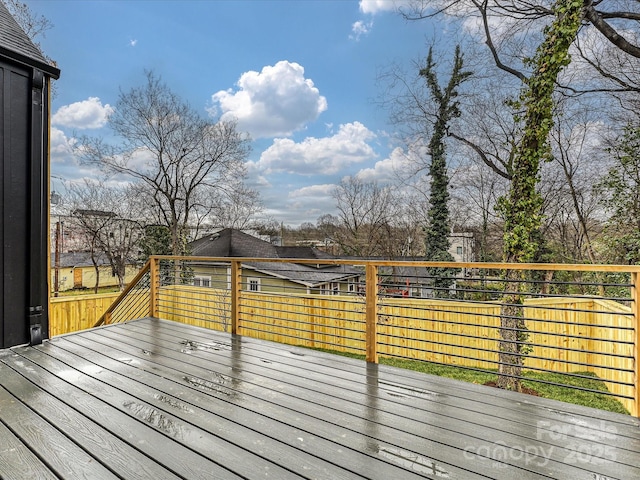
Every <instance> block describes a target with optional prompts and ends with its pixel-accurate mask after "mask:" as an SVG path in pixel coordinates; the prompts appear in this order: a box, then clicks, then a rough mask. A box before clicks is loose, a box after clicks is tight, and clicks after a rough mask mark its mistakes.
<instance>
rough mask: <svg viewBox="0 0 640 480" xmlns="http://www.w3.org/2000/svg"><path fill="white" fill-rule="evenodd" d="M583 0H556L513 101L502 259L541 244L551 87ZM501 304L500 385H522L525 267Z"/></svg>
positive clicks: (531, 255)
mask: <svg viewBox="0 0 640 480" xmlns="http://www.w3.org/2000/svg"><path fill="white" fill-rule="evenodd" d="M583 8H584V2H583V1H582V0H557V1H556V2H555V4H554V6H553V11H554V15H555V18H554V21H553V22H552V23H551V24H550V25H549V26H547V27H546V28H545V29H544V40H543V42H542V43H541V44H540V46H539V47H538V49H537V51H536V54H535V56H534V58H533V59H531V60H530V61H529V62H528V63H530V65H531V66H532V67H533V73H532V74H531V76H530V77H529V78H527V79H525V80H524V83H525V86H524V89H523V92H522V94H521V97H520V100H519V102H517V103H516V105H515V106H516V107H519V109H521V110H523V112H524V113H523V114H522V117H521V118H518V120H519V121H521V122H522V124H523V135H522V139H521V140H520V143H519V144H518V146H517V148H516V153H515V155H514V159H513V166H512V178H511V186H510V189H509V193H508V195H507V196H505V197H503V198H501V199H500V201H499V209H500V211H501V213H502V215H503V218H504V222H505V223H504V225H505V226H504V237H503V238H504V261H505V262H507V263H527V262H532V261H534V259H535V256H536V252H537V250H538V248H539V231H540V225H541V220H542V216H541V212H540V208H541V206H542V198H541V197H540V194H539V193H538V191H537V188H536V186H537V184H538V181H539V178H540V173H539V172H540V162H542V161H545V160H549V159H550V158H551V152H550V148H549V142H548V138H549V133H550V132H551V127H552V126H553V93H554V91H555V86H556V82H557V80H558V75H559V74H560V72H561V71H562V69H563V68H564V67H566V66H567V65H568V64H569V63H570V61H571V58H570V55H569V47H570V46H571V44H572V43H573V42H574V40H575V39H576V36H577V34H578V30H579V28H580V25H581V23H582V14H583ZM506 280H507V282H506V292H505V297H504V299H503V307H502V310H501V325H500V327H501V328H500V355H499V359H500V364H499V367H498V373H499V377H498V386H499V387H501V388H505V389H508V390H516V391H520V390H521V388H522V387H521V384H520V378H519V377H520V375H521V373H522V366H523V363H524V357H525V355H526V353H527V350H528V345H527V343H526V341H527V338H528V335H527V327H526V325H525V319H524V312H523V308H522V301H523V297H522V294H521V293H522V292H521V289H523V288H524V286H525V285H524V280H525V278H524V271H523V270H509V271H507V274H506Z"/></svg>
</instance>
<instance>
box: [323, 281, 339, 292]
mask: <svg viewBox="0 0 640 480" xmlns="http://www.w3.org/2000/svg"><path fill="white" fill-rule="evenodd" d="M320 293H321V294H322V295H339V294H340V284H339V283H338V282H331V283H323V284H322V285H320Z"/></svg>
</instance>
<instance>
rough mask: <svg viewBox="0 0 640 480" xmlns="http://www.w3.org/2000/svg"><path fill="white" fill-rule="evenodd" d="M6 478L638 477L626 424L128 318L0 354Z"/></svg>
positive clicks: (1, 455) (638, 440)
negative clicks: (130, 320)
mask: <svg viewBox="0 0 640 480" xmlns="http://www.w3.org/2000/svg"><path fill="white" fill-rule="evenodd" d="M0 387H1V388H0V477H2V478H6V479H23V478H25V479H26V478H29V479H35V478H64V479H78V478H88V479H107V478H123V479H137V478H140V479H176V478H194V479H195V478H202V479H225V480H227V479H239V478H247V479H249V478H251V479H253V478H271V479H276V480H279V479H290V478H322V479H332V480H335V479H345V480H346V479H358V478H370V479H384V480H395V479H413V478H434V479H475V478H501V479H517V480H521V479H529V478H555V479H585V480H586V479H589V480H605V479H618V480H623V479H624V480H627V479H639V478H640V467H639V465H640V422H639V421H638V419H636V418H633V417H629V416H624V415H618V414H612V413H607V412H602V411H599V410H593V409H588V408H583V407H578V406H575V405H569V404H565V403H560V402H555V401H550V400H545V399H540V398H535V397H529V396H526V395H521V394H517V393H512V392H504V391H500V390H497V389H493V388H490V387H484V386H479V385H473V384H467V383H462V382H457V381H454V380H449V379H445V378H440V377H432V376H429V375H424V374H419V373H416V372H410V371H405V370H399V369H393V368H390V367H385V366H376V365H367V364H365V363H364V362H361V361H357V360H352V359H348V358H343V357H337V356H332V355H328V354H324V353H320V352H316V351H311V350H307V349H302V348H296V347H290V346H286V345H281V344H275V343H269V342H265V341H260V340H256V339H252V338H248V337H232V336H230V335H227V334H223V333H218V332H214V331H210V330H205V329H200V328H195V327H190V326H185V325H181V324H177V323H173V322H168V321H163V320H157V319H142V320H137V321H134V322H130V323H128V324H124V325H112V326H108V327H104V328H99V329H94V330H89V331H84V332H80V333H75V334H69V335H66V336H62V337H57V338H55V339H53V340H51V341H47V342H45V343H44V344H43V345H41V346H38V347H17V348H14V349H11V350H4V351H0Z"/></svg>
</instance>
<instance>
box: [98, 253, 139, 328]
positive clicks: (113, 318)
mask: <svg viewBox="0 0 640 480" xmlns="http://www.w3.org/2000/svg"><path fill="white" fill-rule="evenodd" d="M150 299H151V262H147V263H146V264H145V265H144V266H143V267H142V268H141V269H140V271H139V272H138V274H137V275H136V276H135V277H134V278H133V280H132V281H131V282H130V283H129V285H127V287H126V288H125V289H124V290H123V291H122V293H121V294H120V296H119V297H118V298H117V299H116V300H115V301H114V302H113V303H112V304H111V306H110V307H109V308H108V309H107V310H106V311H105V313H104V314H103V315H102V316H101V317H100V319H98V321H97V322H96V323H95V325H94V327H98V326H100V325H104V324H109V323H122V322H126V321H129V320H135V319H137V318H143V317H147V316H149V313H150V312H149V304H150Z"/></svg>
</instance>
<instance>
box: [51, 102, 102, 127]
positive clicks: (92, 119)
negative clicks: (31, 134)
mask: <svg viewBox="0 0 640 480" xmlns="http://www.w3.org/2000/svg"><path fill="white" fill-rule="evenodd" d="M113 111H114V109H113V107H111V105H109V104H106V105H102V102H101V101H100V99H99V98H98V97H89V98H88V99H87V100H83V101H81V102H75V103H72V104H71V105H64V106H62V107H60V108H59V109H58V111H57V112H56V113H54V114H53V117H52V118H51V124H52V125H60V126H63V127H72V128H79V129H87V128H101V127H104V125H105V124H106V123H107V120H108V118H109V115H111V114H112V113H113Z"/></svg>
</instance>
